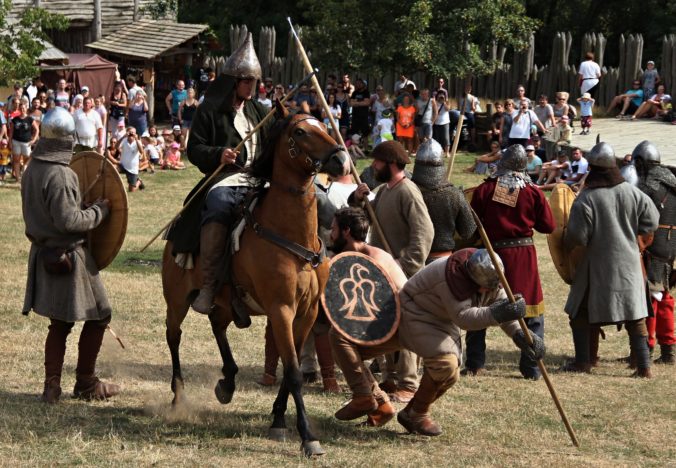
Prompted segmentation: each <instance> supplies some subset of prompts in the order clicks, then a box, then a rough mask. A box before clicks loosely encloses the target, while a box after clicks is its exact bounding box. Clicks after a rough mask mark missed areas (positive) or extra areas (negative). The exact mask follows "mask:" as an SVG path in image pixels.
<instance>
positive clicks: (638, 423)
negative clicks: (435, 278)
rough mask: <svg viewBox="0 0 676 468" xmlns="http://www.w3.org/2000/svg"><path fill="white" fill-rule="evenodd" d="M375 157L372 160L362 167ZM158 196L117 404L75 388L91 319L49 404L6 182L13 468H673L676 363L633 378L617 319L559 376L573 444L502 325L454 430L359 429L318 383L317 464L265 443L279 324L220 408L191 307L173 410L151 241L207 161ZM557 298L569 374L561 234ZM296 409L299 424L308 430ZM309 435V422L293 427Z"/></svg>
mask: <svg viewBox="0 0 676 468" xmlns="http://www.w3.org/2000/svg"><path fill="white" fill-rule="evenodd" d="M470 160H471V158H470V157H469V156H467V155H461V157H460V158H459V161H458V163H457V166H456V169H455V171H456V177H455V178H454V180H455V181H456V183H458V184H462V185H465V186H466V187H468V186H472V185H476V184H477V183H478V182H479V181H480V180H481V179H480V178H479V177H477V176H473V175H468V174H464V173H462V172H461V171H462V169H463V168H465V167H467V166H468V165H469V163H470ZM365 164H367V162H366V161H360V167H363V166H364V165H365ZM144 179H145V182H146V185H147V187H148V189H147V190H145V191H144V192H139V193H134V194H130V208H131V209H130V222H129V232H128V235H127V238H126V241H125V244H124V246H123V248H122V251H121V252H120V255H119V256H118V257H117V258H116V259H115V261H114V262H113V264H112V265H111V266H110V267H109V268H108V269H106V270H105V271H104V272H103V273H102V275H103V279H104V282H105V284H106V287H107V290H108V293H109V296H110V300H111V303H112V304H113V307H114V316H113V322H112V326H113V328H114V329H115V330H116V332H117V333H118V334H119V335H120V336H121V337H122V339H123V340H124V342H125V344H126V345H127V349H126V350H122V349H120V347H119V345H118V344H117V343H116V342H115V341H114V340H113V339H112V337H111V336H109V335H106V338H105V341H104V348H103V351H102V355H101V359H100V366H99V368H100V374H101V376H102V377H104V378H109V379H111V380H114V381H115V382H118V383H120V384H122V386H123V390H124V392H123V393H122V394H121V395H120V396H119V397H117V398H115V399H114V400H111V401H108V402H99V403H84V402H80V401H74V400H71V399H70V398H68V396H69V394H70V391H71V389H72V385H73V384H74V367H75V360H76V348H77V347H76V341H77V340H76V337H77V336H78V334H79V331H80V329H81V326H76V328H75V332H74V334H73V337H71V338H70V340H69V348H68V352H67V355H66V365H65V369H64V378H63V388H64V398H63V399H62V402H61V403H60V404H59V405H57V406H53V407H49V406H45V405H43V404H41V403H40V402H39V401H38V395H39V393H40V392H41V390H42V379H43V367H42V362H43V356H42V353H43V344H44V338H45V336H46V333H47V321H46V320H45V319H43V318H41V317H38V316H36V315H34V314H31V315H30V316H29V317H23V316H21V314H20V311H21V306H22V301H23V289H24V286H25V275H26V259H27V254H28V247H29V244H28V241H27V240H26V238H25V236H24V235H23V221H22V218H21V204H20V196H19V192H18V190H16V188H15V187H13V186H11V185H10V186H5V187H2V188H0V195H2V196H1V197H0V213H1V219H2V222H1V223H0V236H2V239H3V248H1V249H0V264H2V271H3V279H4V291H3V294H2V296H1V297H0V316H1V317H2V323H3V326H2V327H0V355H1V356H2V358H3V361H4V362H3V364H4V365H3V366H1V367H0V412H1V414H2V418H0V460H1V462H0V463H1V464H2V465H14V466H17V465H21V466H28V465H30V466H43V465H75V464H81V465H105V466H112V465H115V466H130V465H135V466H136V465H144V466H145V465H159V466H168V465H171V466H177V465H178V466H182V465H186V466H196V465H200V466H203V465H213V466H215V465H218V466H223V465H226V464H228V465H229V464H237V465H244V464H246V465H249V466H290V465H306V464H313V465H319V466H369V465H371V466H416V467H419V466H462V465H473V466H476V465H478V466H487V465H502V466H514V465H520V466H525V465H530V466H532V465H552V466H580V465H591V464H593V465H599V466H636V465H645V466H669V465H671V466H674V465H675V464H676V453H675V449H674V443H673V436H674V433H675V429H676V423H675V421H676V407H675V406H674V390H673V389H674V387H675V384H676V379H675V378H674V368H673V367H672V368H665V367H656V368H655V374H656V377H655V379H654V380H652V381H638V380H633V379H630V378H628V376H629V374H630V371H629V370H627V369H625V367H624V365H622V364H620V363H617V362H616V361H615V359H616V358H618V357H621V356H624V355H626V354H627V352H628V340H627V337H626V334H625V332H617V331H615V330H614V329H613V330H611V329H607V330H606V332H607V335H608V339H607V340H606V341H603V342H602V343H601V356H602V362H601V366H600V367H599V368H598V369H597V370H596V371H595V372H594V375H591V376H575V375H566V374H560V373H556V372H552V373H551V374H552V378H553V380H554V383H555V385H556V388H557V390H558V392H559V395H560V398H561V400H562V402H563V404H564V406H565V408H566V410H567V411H568V415H569V417H570V419H571V422H572V424H573V426H574V427H575V429H576V431H577V433H578V437H579V439H580V441H581V442H582V448H581V449H579V450H577V449H575V448H573V447H572V446H571V444H570V441H569V439H568V436H567V434H566V432H565V429H564V428H563V425H562V424H561V422H560V421H559V417H558V414H557V412H556V409H555V407H554V405H553V403H552V402H551V400H550V397H549V394H548V392H547V389H546V387H545V385H544V383H542V382H526V381H524V380H522V379H521V378H519V377H520V375H519V372H518V366H517V361H518V352H517V349H516V348H515V347H514V345H513V344H512V343H511V341H510V340H509V339H508V338H507V337H506V336H504V335H503V334H502V333H501V332H500V331H499V330H491V331H490V333H489V338H488V346H489V354H488V369H489V375H487V376H485V377H479V378H463V379H462V380H461V381H460V382H459V383H458V384H457V385H456V386H455V387H454V388H453V389H451V391H449V393H447V394H446V395H445V396H444V397H443V398H442V400H441V401H440V402H438V404H436V405H435V407H434V416H435V417H436V418H437V419H438V421H439V422H440V423H441V424H442V425H443V427H444V434H443V435H441V436H440V437H438V438H434V439H428V438H424V437H418V436H410V435H404V434H403V430H402V428H401V427H400V426H399V425H398V424H397V423H396V421H393V422H391V423H390V424H388V425H387V426H386V427H385V428H381V429H371V428H357V427H355V426H354V425H353V424H349V423H342V422H339V421H337V420H335V419H334V418H333V413H334V412H335V411H336V410H337V409H338V408H339V406H340V405H341V404H342V403H343V402H344V401H345V400H346V399H347V398H348V397H349V395H348V394H344V395H340V396H326V395H324V394H322V393H321V392H320V387H319V385H310V386H308V387H307V388H306V389H305V394H306V404H307V407H308V409H309V415H310V417H311V418H312V421H313V424H314V427H315V428H316V431H317V433H318V434H319V435H320V438H321V441H322V443H323V445H324V447H325V448H326V449H327V451H328V454H327V455H326V456H324V457H323V458H320V459H318V460H315V461H312V462H309V461H306V460H304V459H303V458H302V457H301V455H300V450H299V446H300V441H299V439H298V438H297V436H296V435H294V436H293V437H292V439H291V441H289V442H286V443H275V442H271V441H268V440H267V439H266V433H267V428H268V426H269V424H270V421H271V418H270V411H271V408H272V402H273V400H274V396H275V393H276V390H268V389H262V388H261V387H259V386H258V385H256V384H255V383H254V380H255V378H257V377H258V376H259V375H260V374H261V373H262V365H263V330H264V320H263V319H261V318H256V319H255V320H254V324H253V326H252V327H251V328H250V329H248V330H236V329H234V328H233V329H232V330H231V332H230V337H231V343H232V346H233V350H234V353H235V357H236V359H237V363H238V365H239V366H240V373H239V375H238V387H237V393H236V394H235V397H234V399H233V402H232V403H231V404H230V405H227V406H222V405H220V404H219V403H218V402H217V401H216V399H215V397H214V394H213V386H214V385H215V383H216V380H217V379H218V378H219V376H220V366H221V363H220V357H219V354H218V349H217V346H216V342H215V340H214V339H213V336H212V335H211V330H210V327H209V324H208V319H207V318H206V317H204V316H201V315H199V314H195V313H190V314H188V317H187V319H186V321H185V323H184V326H183V331H184V332H183V343H182V345H181V357H182V362H183V369H184V376H185V379H186V391H187V395H188V398H189V401H190V404H189V407H188V408H187V409H185V410H182V411H180V412H173V411H172V409H171V406H170V402H171V398H172V394H171V390H170V388H169V382H170V378H171V361H170V357H169V353H168V350H167V346H166V343H165V340H164V311H165V306H164V301H163V298H162V290H161V284H160V283H161V281H160V274H159V273H160V267H159V263H158V262H159V260H160V258H161V253H162V248H163V242H161V241H160V242H156V243H155V244H154V245H153V246H152V247H151V248H150V249H148V251H147V252H145V253H143V254H139V253H138V250H139V248H140V247H141V246H143V245H144V244H145V242H147V240H148V239H150V237H151V236H152V235H153V234H155V232H156V231H157V230H158V229H159V228H160V227H161V226H162V225H164V224H165V223H166V222H167V221H168V220H169V219H170V218H171V216H172V215H173V213H175V212H176V211H177V210H178V208H179V207H180V205H181V203H182V201H183V199H184V197H185V196H186V194H187V193H188V191H189V189H190V188H191V187H192V186H193V185H194V183H195V182H196V181H197V180H198V179H199V173H198V171H197V170H196V169H195V168H194V167H191V168H190V169H188V170H186V171H183V172H179V173H176V172H171V173H166V172H161V173H158V174H156V175H155V176H145V178H144ZM536 245H537V249H538V255H539V261H540V268H541V275H542V280H543V285H544V289H545V300H546V304H547V319H546V320H547V323H546V330H547V332H546V342H547V345H548V350H549V353H548V356H547V358H546V363H547V365H548V367H549V368H550V369H555V368H556V367H558V366H559V365H560V364H561V363H562V362H563V360H564V358H565V357H566V356H569V355H571V353H572V339H571V337H570V331H569V328H568V324H567V319H566V316H565V314H564V313H563V311H562V308H563V304H564V302H565V298H566V295H567V293H568V287H567V286H566V285H565V284H564V283H563V282H562V281H561V280H560V279H559V277H558V276H557V275H556V272H555V270H554V268H553V266H552V264H551V260H550V258H549V254H548V251H547V246H546V240H545V238H544V237H543V236H537V238H536ZM294 413H295V411H294V410H293V405H290V410H289V417H288V422H289V423H290V426H291V427H293V425H294V424H293V422H294ZM294 432H295V431H294Z"/></svg>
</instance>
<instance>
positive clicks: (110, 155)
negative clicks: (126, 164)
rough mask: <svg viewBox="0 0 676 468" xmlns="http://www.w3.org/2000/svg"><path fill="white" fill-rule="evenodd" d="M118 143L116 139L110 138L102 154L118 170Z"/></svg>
mask: <svg viewBox="0 0 676 468" xmlns="http://www.w3.org/2000/svg"><path fill="white" fill-rule="evenodd" d="M118 141H119V140H118V139H117V138H115V137H112V138H111V139H110V144H109V145H108V147H107V148H106V150H105V152H104V154H103V155H104V156H105V157H106V158H107V159H108V161H110V162H111V163H112V164H113V166H115V167H116V168H119V164H120V149H119V148H118V147H117V143H118Z"/></svg>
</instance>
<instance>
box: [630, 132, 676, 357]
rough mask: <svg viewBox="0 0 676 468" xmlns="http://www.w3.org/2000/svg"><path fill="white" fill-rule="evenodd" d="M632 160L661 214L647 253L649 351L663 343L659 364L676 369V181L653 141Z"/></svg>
mask: <svg viewBox="0 0 676 468" xmlns="http://www.w3.org/2000/svg"><path fill="white" fill-rule="evenodd" d="M632 160H633V161H634V166H635V167H636V172H637V174H638V188H639V189H641V191H642V192H643V193H645V194H646V195H648V196H649V197H650V199H651V200H652V201H653V204H654V205H655V207H656V208H657V210H658V211H659V212H660V220H659V225H658V226H657V231H656V232H655V236H654V238H653V241H652V244H650V246H648V248H647V250H646V251H645V252H643V263H644V264H645V269H646V274H647V276H648V286H649V288H650V294H651V299H652V308H653V312H654V315H653V316H652V317H648V318H646V326H647V328H648V347H649V348H650V350H651V352H652V350H653V349H654V348H655V344H656V342H657V343H659V345H660V352H661V355H660V357H659V359H657V360H655V362H656V363H658V364H670V365H674V362H675V359H674V345H676V338H674V298H673V297H672V296H671V294H669V289H670V279H671V276H672V274H673V271H674V258H675V257H676V233H675V232H673V231H674V230H675V229H676V177H674V174H672V172H671V171H670V170H669V169H667V168H666V167H664V166H662V165H661V164H660V163H661V156H660V152H659V150H658V149H657V147H656V146H655V145H654V144H653V143H651V142H649V141H642V142H641V143H639V144H638V145H637V146H636V148H635V149H634V151H633V153H632ZM656 338H657V339H656Z"/></svg>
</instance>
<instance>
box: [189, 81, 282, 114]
mask: <svg viewBox="0 0 676 468" xmlns="http://www.w3.org/2000/svg"><path fill="white" fill-rule="evenodd" d="M272 93H273V90H272V89H271V90H270V95H272ZM188 99H190V91H189V90H188ZM256 99H257V100H258V102H260V103H261V104H263V105H264V106H265V107H266V108H267V109H268V110H269V109H272V101H271V100H270V98H269V97H268V91H267V90H266V89H265V86H264V85H260V86H259V87H258V96H257V97H256ZM186 101H187V99H186ZM184 104H185V102H184ZM179 112H180V109H179Z"/></svg>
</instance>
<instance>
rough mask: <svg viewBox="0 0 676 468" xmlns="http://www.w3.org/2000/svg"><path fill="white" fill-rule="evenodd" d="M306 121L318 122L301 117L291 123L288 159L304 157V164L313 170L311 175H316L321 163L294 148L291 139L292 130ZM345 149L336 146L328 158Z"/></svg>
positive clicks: (293, 142) (313, 118) (310, 118)
mask: <svg viewBox="0 0 676 468" xmlns="http://www.w3.org/2000/svg"><path fill="white" fill-rule="evenodd" d="M306 120H314V121H315V122H319V120H317V119H316V118H315V117H313V116H311V115H308V116H307V117H303V118H302V119H298V120H296V121H295V122H294V123H293V126H292V127H291V131H292V135H291V136H290V137H289V140H288V143H289V157H290V158H291V159H296V158H297V157H298V156H301V155H304V156H305V162H306V163H308V165H309V166H310V167H312V168H314V170H313V171H312V172H313V174H316V173H317V172H319V170H320V169H321V165H322V162H321V161H320V160H318V159H312V158H311V157H310V156H308V154H307V153H304V152H301V150H300V149H298V148H297V146H296V140H294V139H293V129H294V128H295V127H296V125H298V124H299V123H301V122H305V121H306ZM344 149H345V148H343V147H342V146H340V145H337V146H336V147H335V148H334V150H333V152H332V153H331V154H330V155H329V157H331V156H333V155H334V154H335V153H337V152H339V151H343V150H344Z"/></svg>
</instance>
